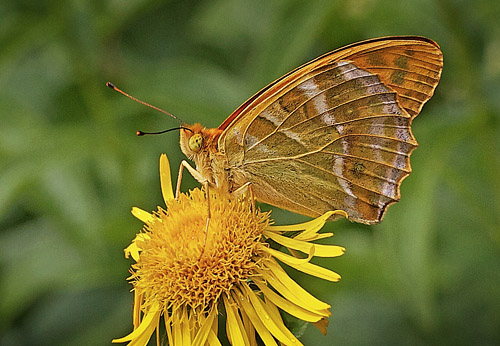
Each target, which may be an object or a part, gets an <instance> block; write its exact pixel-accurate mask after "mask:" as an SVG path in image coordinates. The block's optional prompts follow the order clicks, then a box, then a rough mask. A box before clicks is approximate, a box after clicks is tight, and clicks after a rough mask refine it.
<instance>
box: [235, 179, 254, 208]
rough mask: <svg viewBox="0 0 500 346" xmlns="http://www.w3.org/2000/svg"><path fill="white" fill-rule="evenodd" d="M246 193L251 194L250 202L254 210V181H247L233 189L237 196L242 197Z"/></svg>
mask: <svg viewBox="0 0 500 346" xmlns="http://www.w3.org/2000/svg"><path fill="white" fill-rule="evenodd" d="M246 193H248V194H250V202H251V203H252V204H251V207H252V210H255V195H254V193H253V188H252V183H251V182H249V181H247V182H246V183H245V184H243V185H241V186H240V187H239V188H237V189H236V190H234V191H233V195H234V196H235V197H240V196H243V195H245V194H246Z"/></svg>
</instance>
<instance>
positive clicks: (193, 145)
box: [189, 133, 203, 152]
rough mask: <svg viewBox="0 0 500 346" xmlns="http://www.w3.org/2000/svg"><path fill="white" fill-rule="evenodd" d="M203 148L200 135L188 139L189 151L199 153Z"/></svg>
mask: <svg viewBox="0 0 500 346" xmlns="http://www.w3.org/2000/svg"><path fill="white" fill-rule="evenodd" d="M202 146H203V136H202V135H201V134H200V133H197V134H194V135H192V136H191V138H189V149H191V150H192V151H194V152H198V151H200V149H201V147H202Z"/></svg>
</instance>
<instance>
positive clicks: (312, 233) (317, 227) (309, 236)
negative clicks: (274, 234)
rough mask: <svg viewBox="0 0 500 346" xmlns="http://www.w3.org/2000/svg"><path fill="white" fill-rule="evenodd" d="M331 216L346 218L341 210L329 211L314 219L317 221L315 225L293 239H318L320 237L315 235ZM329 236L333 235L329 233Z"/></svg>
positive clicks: (345, 214)
mask: <svg viewBox="0 0 500 346" xmlns="http://www.w3.org/2000/svg"><path fill="white" fill-rule="evenodd" d="M332 215H342V216H343V217H345V218H347V213H346V212H345V211H343V210H334V211H329V212H327V213H325V214H323V215H322V216H320V217H318V218H317V219H316V220H318V223H317V224H316V225H313V226H312V227H310V228H307V229H306V230H305V231H304V232H302V233H300V234H299V235H297V236H296V237H295V239H297V240H306V241H310V240H315V239H319V236H321V235H318V234H317V233H318V231H319V230H320V229H321V228H322V227H323V225H324V224H325V222H326V221H328V218H329V217H330V216H332ZM321 222H322V223H321ZM331 234H332V235H333V233H331ZM321 238H322V237H321Z"/></svg>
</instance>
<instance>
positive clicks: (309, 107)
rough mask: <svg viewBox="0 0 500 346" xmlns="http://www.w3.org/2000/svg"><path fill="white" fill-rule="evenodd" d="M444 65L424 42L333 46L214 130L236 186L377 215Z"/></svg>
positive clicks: (394, 189) (301, 204)
mask: <svg viewBox="0 0 500 346" xmlns="http://www.w3.org/2000/svg"><path fill="white" fill-rule="evenodd" d="M441 68H442V56H441V52H440V50H439V48H438V47H437V45H436V44H434V43H432V42H431V41H429V40H427V39H420V38H386V39H379V40H373V41H367V42H365V43H360V44H354V45H352V46H348V47H346V48H344V49H341V50H338V51H334V52H332V53H329V54H326V55H324V56H322V57H319V58H318V59H315V60H313V61H312V62H310V63H309V64H306V65H303V66H301V67H300V68H298V69H296V70H294V71H292V72H290V73H289V74H287V75H285V76H284V77H282V78H280V79H278V80H277V81H275V82H274V83H272V84H270V85H269V86H268V87H266V88H265V89H263V90H261V91H260V92H259V93H257V94H256V95H255V96H253V97H252V98H251V99H250V100H249V101H247V102H246V103H245V104H243V105H242V106H241V107H240V108H238V109H237V110H236V111H235V112H234V113H233V115H232V116H230V117H229V118H228V120H227V121H226V122H224V123H223V124H222V125H221V127H220V128H222V129H224V132H223V133H222V135H221V137H220V138H219V149H220V150H221V152H224V153H225V155H226V156H227V159H228V162H229V167H231V170H232V175H233V177H234V179H235V180H236V185H240V184H242V183H244V182H245V181H249V182H251V183H252V188H253V191H254V193H255V195H256V196H257V198H258V199H259V200H261V201H264V202H267V203H269V204H272V205H276V206H278V207H281V208H285V209H288V210H291V211H294V212H298V213H301V214H304V215H309V216H318V215H320V214H322V213H324V212H326V211H328V210H335V209H343V210H345V211H346V212H347V213H348V215H349V217H350V218H351V219H352V220H354V221H358V222H364V223H374V222H379V221H380V220H381V218H382V216H383V213H384V211H385V209H386V207H387V206H388V205H389V204H391V203H393V202H395V201H397V200H398V199H399V197H400V195H399V194H400V192H399V186H400V183H401V181H402V179H403V178H404V177H406V176H407V175H408V174H409V173H410V171H411V168H410V162H409V156H410V154H411V152H412V150H413V149H414V148H415V147H416V141H415V139H414V138H413V135H412V133H411V129H410V125H411V120H412V118H413V117H415V116H416V115H417V114H418V112H419V111H420V109H421V107H422V105H423V103H424V102H425V101H427V100H428V99H429V98H430V97H431V96H432V94H433V92H434V88H435V86H436V85H437V83H438V81H439V76H440V73H441ZM238 180H241V181H238Z"/></svg>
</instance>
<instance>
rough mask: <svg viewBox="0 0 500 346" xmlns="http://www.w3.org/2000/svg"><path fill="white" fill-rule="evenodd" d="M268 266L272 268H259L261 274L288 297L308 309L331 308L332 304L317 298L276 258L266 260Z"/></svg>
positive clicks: (320, 309)
mask: <svg viewBox="0 0 500 346" xmlns="http://www.w3.org/2000/svg"><path fill="white" fill-rule="evenodd" d="M266 266H267V267H268V268H269V269H271V270H265V269H264V270H259V274H261V275H262V277H263V278H264V279H265V280H266V281H267V282H268V283H269V284H270V285H271V286H273V287H274V288H275V289H276V291H278V293H280V294H281V295H282V296H283V297H285V298H286V299H288V300H290V301H292V302H293V303H295V304H296V305H298V306H301V307H303V308H304V309H306V310H311V311H322V310H325V309H329V308H330V305H328V304H326V303H324V302H322V301H321V300H319V299H317V298H316V297H314V296H313V295H311V294H310V293H309V292H307V291H306V290H305V289H303V288H302V286H300V285H299V284H297V283H296V282H295V281H293V280H292V279H291V278H290V277H289V276H288V274H287V273H286V272H285V271H284V270H283V268H281V266H280V265H279V264H278V263H276V261H275V260H269V261H266Z"/></svg>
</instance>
